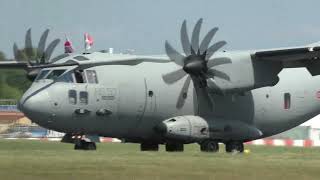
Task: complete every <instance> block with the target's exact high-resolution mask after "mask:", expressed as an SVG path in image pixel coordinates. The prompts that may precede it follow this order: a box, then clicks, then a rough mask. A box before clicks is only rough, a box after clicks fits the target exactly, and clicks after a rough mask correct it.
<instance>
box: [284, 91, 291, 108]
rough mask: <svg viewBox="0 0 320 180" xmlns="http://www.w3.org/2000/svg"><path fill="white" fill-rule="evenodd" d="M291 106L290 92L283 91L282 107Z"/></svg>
mask: <svg viewBox="0 0 320 180" xmlns="http://www.w3.org/2000/svg"><path fill="white" fill-rule="evenodd" d="M290 107H291V95H290V93H284V109H290Z"/></svg>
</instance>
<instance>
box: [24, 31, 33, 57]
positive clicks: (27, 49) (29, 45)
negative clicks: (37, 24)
mask: <svg viewBox="0 0 320 180" xmlns="http://www.w3.org/2000/svg"><path fill="white" fill-rule="evenodd" d="M24 48H25V52H26V55H27V58H28V61H30V60H31V58H32V55H33V47H32V40H31V28H29V29H28V31H27V33H26V39H25V47H24Z"/></svg>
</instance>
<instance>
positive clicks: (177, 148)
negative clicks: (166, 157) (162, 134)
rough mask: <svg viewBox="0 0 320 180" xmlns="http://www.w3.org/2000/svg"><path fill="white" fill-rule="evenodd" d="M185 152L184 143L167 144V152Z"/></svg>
mask: <svg viewBox="0 0 320 180" xmlns="http://www.w3.org/2000/svg"><path fill="white" fill-rule="evenodd" d="M183 150H184V146H183V143H176V142H175V143H173V142H167V143H166V151H167V152H182V151H183Z"/></svg>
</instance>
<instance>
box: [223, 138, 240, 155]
mask: <svg viewBox="0 0 320 180" xmlns="http://www.w3.org/2000/svg"><path fill="white" fill-rule="evenodd" d="M225 145H226V152H228V153H231V152H240V153H242V152H243V150H244V146H243V143H242V142H240V141H229V142H227V143H225Z"/></svg>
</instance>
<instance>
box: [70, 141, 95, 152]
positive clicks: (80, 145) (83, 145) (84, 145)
mask: <svg viewBox="0 0 320 180" xmlns="http://www.w3.org/2000/svg"><path fill="white" fill-rule="evenodd" d="M74 149H75V150H97V146H96V143H94V142H86V141H85V140H79V141H77V142H75V145H74Z"/></svg>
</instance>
